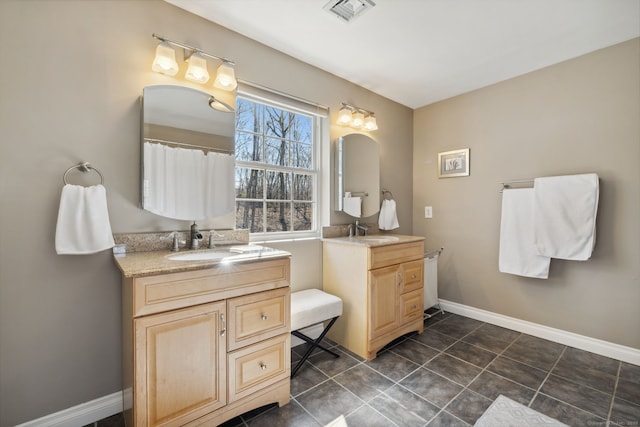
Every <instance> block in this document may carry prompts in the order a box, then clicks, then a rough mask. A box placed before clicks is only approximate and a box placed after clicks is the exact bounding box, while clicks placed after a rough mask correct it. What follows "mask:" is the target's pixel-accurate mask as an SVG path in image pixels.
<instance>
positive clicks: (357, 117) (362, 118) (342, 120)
mask: <svg viewBox="0 0 640 427" xmlns="http://www.w3.org/2000/svg"><path fill="white" fill-rule="evenodd" d="M336 123H338V124H339V125H340V126H349V127H352V128H354V129H364V130H368V131H372V130H378V123H377V122H376V118H375V117H374V116H373V111H368V110H365V109H363V108H360V107H356V106H355V105H351V104H347V103H346V102H343V103H342V108H340V111H339V112H338V120H337V122H336Z"/></svg>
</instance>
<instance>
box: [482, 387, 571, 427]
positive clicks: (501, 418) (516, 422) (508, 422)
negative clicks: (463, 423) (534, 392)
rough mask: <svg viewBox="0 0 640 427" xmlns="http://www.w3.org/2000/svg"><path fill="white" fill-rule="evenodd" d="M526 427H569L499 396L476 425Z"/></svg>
mask: <svg viewBox="0 0 640 427" xmlns="http://www.w3.org/2000/svg"><path fill="white" fill-rule="evenodd" d="M525 426H531V427H534V426H535V427H537V426H549V427H568V426H567V425H566V424H563V423H561V422H560V421H557V420H554V419H553V418H550V417H548V416H546V415H544V414H541V413H540V412H538V411H535V410H533V409H531V408H527V407H526V406H524V405H521V404H520V403H518V402H514V401H513V400H511V399H509V398H508V397H505V396H503V395H500V396H498V398H497V399H496V400H494V401H493V403H492V404H491V406H489V407H488V408H487V410H486V411H485V412H484V414H482V416H481V417H480V418H478V421H476V423H475V424H474V427H525Z"/></svg>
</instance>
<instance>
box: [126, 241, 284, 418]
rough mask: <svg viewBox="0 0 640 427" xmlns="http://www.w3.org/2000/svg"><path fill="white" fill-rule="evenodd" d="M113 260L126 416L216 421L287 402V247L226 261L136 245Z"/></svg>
mask: <svg viewBox="0 0 640 427" xmlns="http://www.w3.org/2000/svg"><path fill="white" fill-rule="evenodd" d="M144 257H151V258H153V257H156V258H157V259H154V260H152V261H149V260H148V259H147V260H143V258H144ZM116 263H117V264H118V265H119V266H120V268H121V270H122V272H123V292H122V294H123V309H122V311H123V322H122V323H123V373H124V384H123V388H124V390H125V392H124V409H125V420H126V422H127V425H128V426H138V427H142V426H145V427H146V426H183V425H188V426H216V425H218V424H221V423H222V422H224V421H227V420H229V419H231V418H234V417H236V416H238V415H240V414H242V413H245V412H247V411H249V410H252V409H255V408H258V407H260V406H264V405H267V404H270V403H275V402H277V403H278V404H279V405H280V406H282V405H284V404H287V403H288V402H289V394H290V379H289V377H290V371H291V366H290V365H291V362H290V358H291V341H290V288H289V277H290V259H289V254H288V253H286V252H282V251H280V253H279V254H278V253H273V254H271V255H270V256H268V257H259V256H258V257H257V258H256V259H251V257H246V256H244V257H241V258H240V259H239V260H233V261H232V262H228V260H225V262H219V261H215V262H211V261H209V262H203V261H196V262H177V261H170V260H167V257H166V253H164V254H162V253H160V254H153V253H147V254H140V253H133V254H127V255H126V256H124V257H120V258H118V257H116ZM135 265H139V268H137V269H136V267H135Z"/></svg>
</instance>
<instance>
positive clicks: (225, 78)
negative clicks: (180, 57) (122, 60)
mask: <svg viewBox="0 0 640 427" xmlns="http://www.w3.org/2000/svg"><path fill="white" fill-rule="evenodd" d="M153 38H155V39H158V40H160V44H158V47H157V48H156V57H155V59H154V60H153V65H152V66H151V69H152V70H153V71H156V72H158V73H162V74H166V75H169V76H175V75H176V74H177V73H178V70H179V67H178V62H177V61H176V51H175V49H174V48H173V46H177V47H181V48H182V49H184V60H185V62H187V63H189V66H188V67H187V71H186V73H185V75H184V77H185V79H187V80H190V81H192V82H195V83H200V84H205V83H206V82H208V81H209V71H208V70H207V58H210V59H215V60H217V61H221V62H222V64H220V66H219V67H218V69H217V70H216V78H215V79H214V81H213V92H214V95H212V97H211V100H210V102H209V105H211V108H215V109H216V110H221V111H235V90H236V88H237V87H238V81H237V80H236V75H235V70H234V65H235V63H234V62H233V61H231V60H229V59H227V58H223V57H221V56H217V55H212V54H210V53H207V52H205V51H203V50H201V49H199V48H197V47H193V46H189V45H186V44H183V43H179V42H176V41H173V40H169V39H168V38H166V37H162V36H159V35H157V34H153ZM225 92H226V93H225Z"/></svg>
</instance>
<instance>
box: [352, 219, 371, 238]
mask: <svg viewBox="0 0 640 427" xmlns="http://www.w3.org/2000/svg"><path fill="white" fill-rule="evenodd" d="M355 230H356V237H358V236H359V235H360V231H359V230H362V231H363V234H362V235H363V236H366V235H367V231H368V230H369V227H367V226H366V225H361V224H360V220H358V219H356V228H355Z"/></svg>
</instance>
